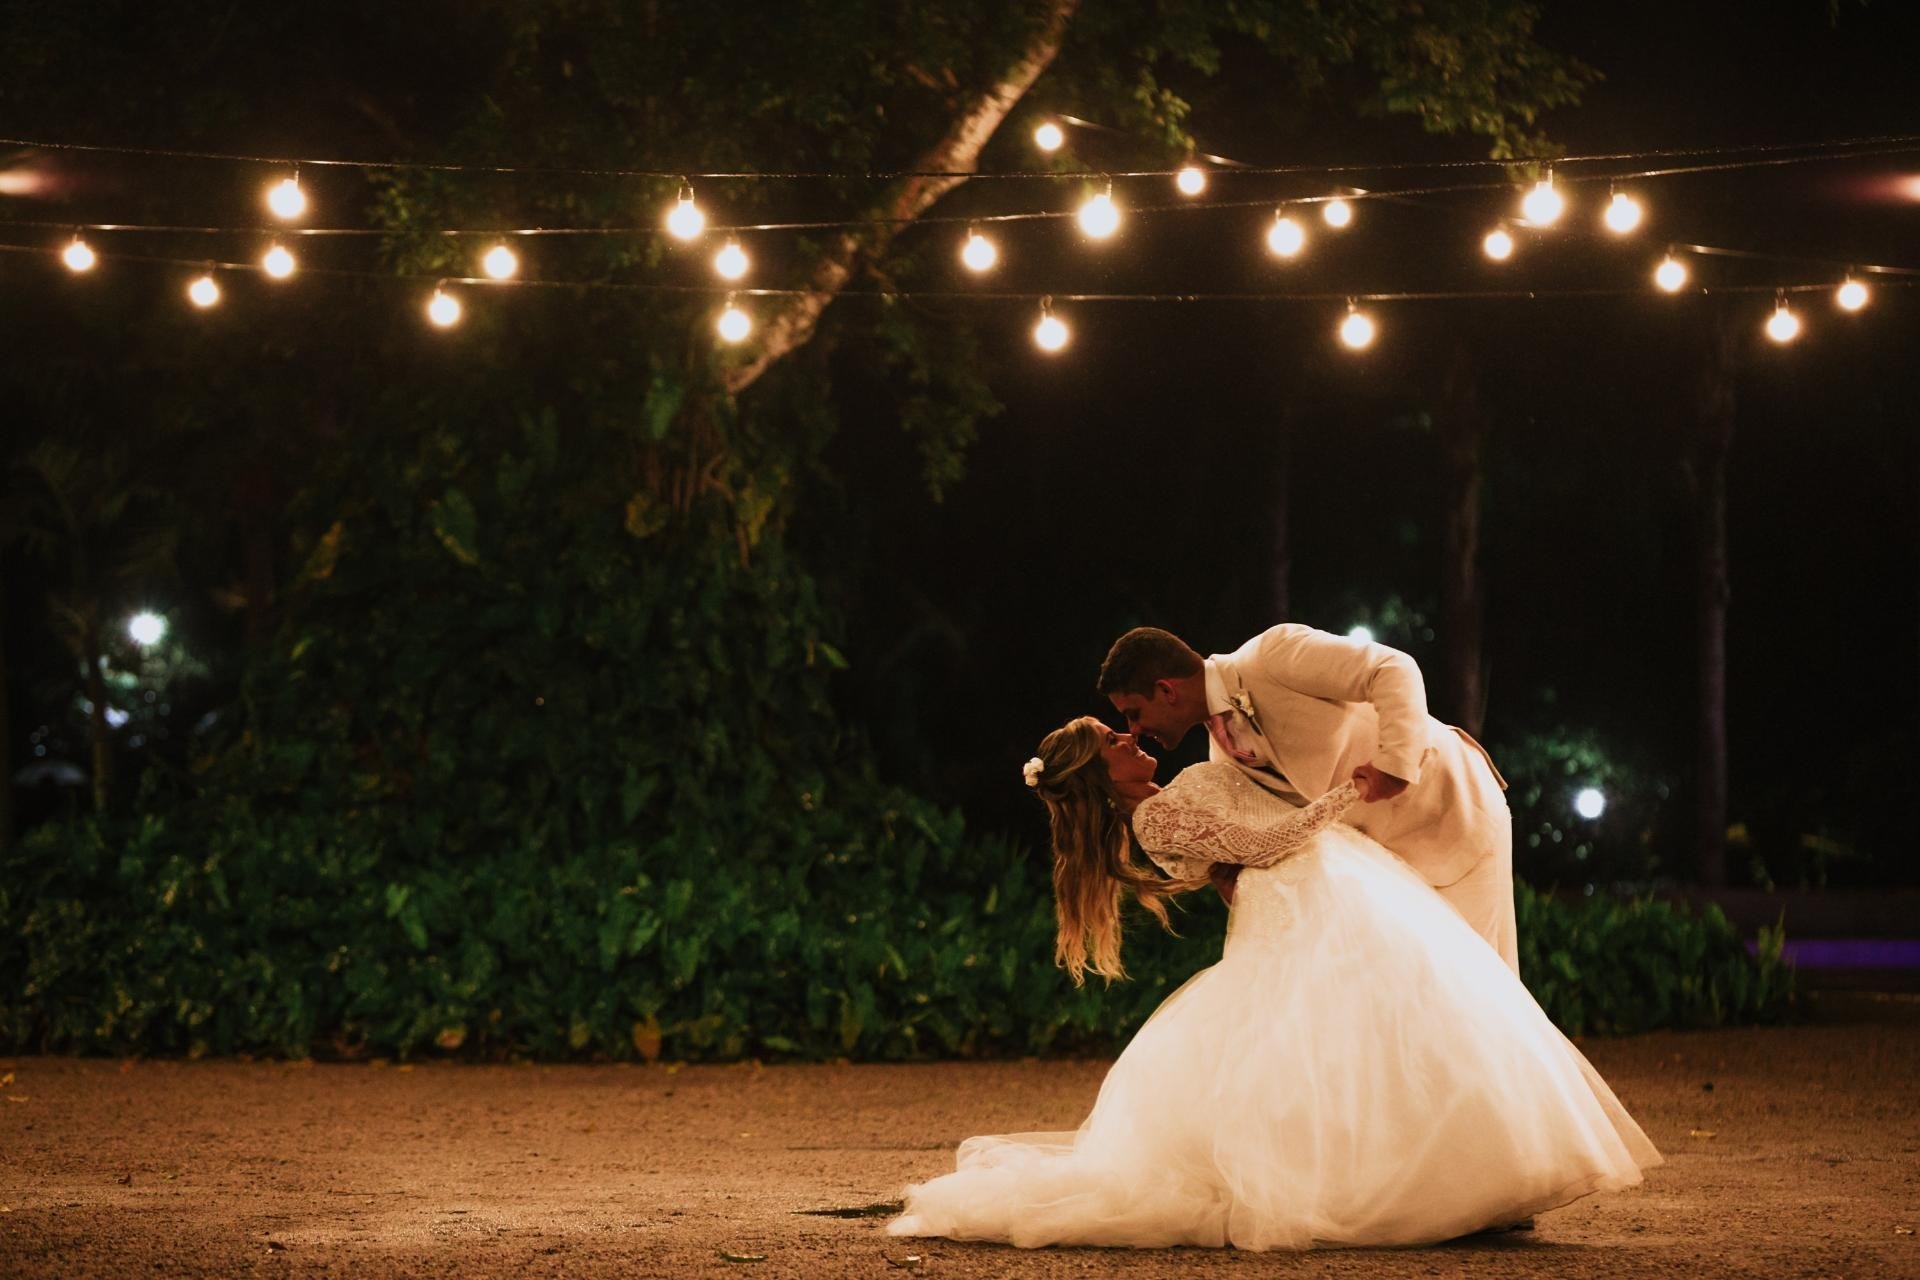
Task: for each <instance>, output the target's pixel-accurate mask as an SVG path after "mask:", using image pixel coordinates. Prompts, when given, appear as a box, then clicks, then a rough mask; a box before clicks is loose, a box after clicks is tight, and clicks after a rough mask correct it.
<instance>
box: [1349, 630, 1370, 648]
mask: <svg viewBox="0 0 1920 1280" xmlns="http://www.w3.org/2000/svg"><path fill="white" fill-rule="evenodd" d="M1347 639H1349V640H1358V641H1359V642H1360V643H1361V644H1372V643H1373V629H1372V628H1371V627H1351V628H1349V629H1348V631H1347Z"/></svg>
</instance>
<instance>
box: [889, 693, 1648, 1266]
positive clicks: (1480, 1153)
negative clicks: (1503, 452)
mask: <svg viewBox="0 0 1920 1280" xmlns="http://www.w3.org/2000/svg"><path fill="white" fill-rule="evenodd" d="M1155 765H1156V761H1155V760H1154V759H1153V757H1151V756H1149V755H1147V753H1145V752H1144V751H1141V750H1140V749H1139V748H1138V747H1137V746H1135V744H1134V741H1133V738H1132V736H1131V735H1127V734H1118V733H1115V732H1113V731H1112V730H1111V729H1109V728H1108V727H1107V726H1106V725H1105V724H1103V723H1101V722H1100V721H1099V720H1097V719H1094V718H1093V717H1091V716H1089V717H1083V718H1081V719H1078V720H1074V721H1072V722H1070V723H1068V724H1067V725H1065V726H1064V727H1062V728H1060V729H1057V730H1055V731H1054V732H1052V733H1050V734H1048V735H1047V737H1046V738H1045V740H1044V741H1042V742H1041V744H1040V754H1039V755H1038V756H1037V757H1035V758H1034V759H1033V760H1031V761H1029V762H1028V763H1027V778H1028V784H1029V785H1030V786H1032V787H1034V789H1035V790H1036V791H1037V792H1038V794H1039V795H1040V798H1041V799H1042V800H1043V801H1045V802H1046V806H1047V809H1048V812H1049V815H1050V817H1051V820H1052V835H1053V855H1054V861H1053V887H1054V904H1055V908H1056V913H1057V916H1058V919H1059V926H1060V927H1059V936H1058V940H1057V945H1056V958H1057V960H1058V961H1059V963H1060V964H1061V965H1062V966H1063V967H1065V969H1066V970H1067V972H1068V973H1069V974H1070V975H1071V976H1072V978H1073V980H1074V982H1075V983H1076V984H1078V983H1080V982H1082V981H1084V978H1085V973H1086V971H1087V970H1089V969H1091V970H1092V971H1093V972H1095V973H1097V974H1100V975H1102V976H1103V977H1106V978H1108V979H1113V978H1118V977H1124V976H1125V971H1124V969H1123V968H1122V967H1121V964H1120V909H1121V905H1122V901H1123V898H1124V896H1125V895H1127V894H1131V895H1133V897H1134V898H1135V899H1136V900H1137V901H1138V902H1139V903H1140V904H1141V905H1142V906H1144V907H1145V908H1146V909H1147V910H1148V911H1150V912H1152V913H1153V915H1155V916H1156V917H1157V918H1158V919H1159V920H1160V922H1161V923H1162V924H1163V925H1165V924H1166V922H1167V915H1166V906H1165V903H1166V900H1167V899H1168V898H1170V897H1173V896H1174V895H1176V894H1178V893H1182V892H1186V891H1188V890H1192V889H1196V888H1202V887H1205V886H1206V885H1207V883H1208V871H1209V868H1210V867H1211V866H1212V865H1213V864H1215V863H1237V864H1240V865H1241V866H1243V867H1244V868H1246V870H1245V871H1243V872H1242V873H1241V874H1240V876H1239V879H1238V883H1237V887H1235V888H1233V889H1232V891H1231V897H1230V899H1229V900H1230V903H1231V906H1232V911H1231V915H1230V916H1229V919H1228V925H1227V942H1226V950H1225V954H1224V955H1223V956H1222V957H1221V959H1220V962H1219V963H1218V964H1215V965H1213V966H1212V967H1211V968H1208V969H1204V970H1202V971H1201V972H1199V973H1197V974H1195V975H1194V976H1193V977H1192V978H1191V979H1189V980H1188V981H1187V983H1186V984H1185V985H1184V986H1182V987H1181V988H1180V989H1179V990H1178V991H1176V992H1174V993H1173V995H1171V996H1169V997H1168V998H1167V1000H1166V1002H1165V1003H1164V1004H1162V1005H1161V1006H1160V1008H1159V1009H1158V1010H1156V1011H1155V1012H1154V1014H1153V1016H1152V1017H1151V1018H1150V1019H1148V1020H1147V1023H1146V1025H1145V1026H1143V1027H1142V1028H1141V1029H1140V1032H1139V1034H1138V1035H1136V1036H1135V1037H1134V1038H1133V1041H1132V1042H1131V1043H1130V1044H1129V1045H1128V1046H1127V1048H1126V1050H1125V1051H1124V1052H1123V1053H1122V1054H1121V1055H1120V1057H1119V1059H1118V1060H1117V1061H1116V1062H1115V1063H1114V1064H1113V1067H1112V1069H1111V1070H1110V1071H1109V1072H1108V1073H1107V1078H1106V1080H1105V1082H1104V1083H1103V1084H1102V1085H1101V1087H1100V1094H1099V1097H1098V1099H1097V1100H1096V1101H1095V1103H1094V1106H1093V1111H1092V1113H1091V1114H1090V1115H1089V1116H1088V1117H1087V1118H1086V1120H1085V1121H1084V1122H1082V1124H1081V1126H1080V1128H1079V1130H1078V1131H1077V1132H1073V1133H1029V1134H1015V1135H1008V1136H1000V1137H979V1138H970V1139H968V1140H967V1141H966V1142H964V1143H962V1144H961V1146H960V1150H959V1156H958V1168H957V1169H956V1170H955V1171H954V1172H952V1173H949V1174H946V1175H944V1176H942V1177H938V1178H935V1179H933V1180H932V1181H930V1182H925V1183H920V1184H917V1185H915V1186H912V1187H909V1188H908V1189H907V1192H906V1205H905V1212H904V1213H903V1214H902V1215H901V1216H900V1217H898V1218H896V1219H894V1220H893V1221H892V1222H891V1223H889V1224H888V1227H887V1230H888V1232H889V1233H890V1234H892V1235H897V1236H949V1237H952V1238H954V1239H962V1240H998V1241H1005V1242H1007V1243H1009V1244H1015V1245H1020V1246H1023V1247H1033V1246H1039V1245H1050V1244H1075V1245H1134V1246H1141V1247H1161V1246H1167V1245H1210V1246H1221V1245H1232V1246H1234V1247H1236V1248H1240V1249H1305V1248H1310V1247H1313V1246H1317V1245H1411V1244H1424V1243H1430V1242H1434V1241H1439V1240H1446V1239H1451V1238H1453V1237H1456V1236H1461V1235H1466V1234H1469V1233H1471V1232H1474V1231H1480V1230H1484V1229H1487V1228H1490V1227H1498V1226H1503V1225H1508V1224H1512V1223H1515V1222H1517V1221H1520V1220H1523V1219H1526V1218H1528V1217H1529V1216H1531V1215H1533V1214H1536V1213H1540V1212H1543V1211H1545V1210H1547V1209H1552V1208H1555V1207H1556V1206H1559V1205H1564V1204H1566V1203H1568V1202H1570V1201H1572V1200H1575V1199H1578V1198H1579V1197H1581V1196H1584V1195H1587V1194H1588V1193H1590V1192H1594V1191H1609V1190H1616V1189H1618V1188H1622V1187H1628V1186H1632V1185H1634V1184H1635V1183H1638V1182H1639V1181H1640V1180H1641V1171H1642V1170H1643V1169H1647V1168H1651V1167H1653V1166H1655V1165H1658V1164H1659V1163H1661V1157H1660V1154H1659V1152H1657V1151H1656V1150H1655V1149H1654V1147H1653V1144H1652V1143H1651V1142H1649V1141H1648V1140H1647V1137H1646V1135H1645V1134H1644V1133H1642V1132H1641V1130H1640V1126H1639V1125H1637V1124H1635V1123H1634V1121H1633V1119H1632V1117H1630V1116H1629V1115H1628V1114H1627V1112H1626V1110H1625V1108H1623V1107H1622V1106H1621V1105H1620V1102H1619V1100H1618V1099H1617V1098H1615V1097H1614V1094H1613V1091H1612V1090H1611V1089H1609V1088H1608V1087H1607V1085H1606V1082H1605V1081H1603V1080H1602V1079H1601V1078H1600V1076H1599V1074H1598V1073H1597V1072H1595V1071H1594V1069H1593V1067H1592V1066H1590V1065H1589V1064H1588V1062H1587V1060H1586V1059H1585V1058H1584V1057H1583V1056H1581V1054H1580V1052H1579V1050H1577V1049H1575V1048H1574V1047H1573V1045H1572V1044H1571V1043H1570V1042H1569V1041H1568V1040H1567V1038H1566V1037H1565V1036H1563V1035H1562V1034H1561V1033H1560V1032H1559V1030H1558V1029H1556V1028H1555V1027H1554V1025H1553V1024H1552V1023H1551V1022H1550V1021H1548V1019H1547V1016H1546V1014H1545V1013H1543V1012H1542V1011H1541V1009H1540V1006H1539V1005H1538V1004H1536V1003H1535V1002H1534V1000H1533V998H1532V996H1530V995H1529V994H1528V993H1527V989H1526V988H1525V987H1524V986H1522V985H1521V983H1520V980H1519V979H1518V978H1517V977H1515V976H1514V974H1513V972H1512V971H1511V970H1510V969H1508V968H1507V966H1506V964H1505V963H1504V962H1502V960H1501V959H1500V956H1499V955H1498V954H1497V953H1496V952H1495V951H1494V950H1493V948H1492V947H1490V946H1488V945H1487V943H1486V942H1485V940H1483V939H1482V938H1481V937H1480V936H1479V935H1478V934H1476V933H1475V932H1474V931H1473V929H1472V928H1470V927H1469V926H1468V925H1467V923H1466V922H1465V921H1464V920H1463V919H1462V918H1461V917H1460V916H1459V915H1458V914H1457V913H1456V912H1455V911H1454V910H1453V908H1451V907H1450V906H1448V905H1447V903H1446V901H1445V900H1444V899H1442V898H1441V897H1440V896H1439V895H1438V894H1437V893H1436V892H1435V891H1434V890H1433V888H1432V887H1430V886H1429V885H1428V884H1427V883H1426V882H1425V881H1424V880H1422V879H1421V878H1420V876H1419V875H1417V874H1415V873H1414V872H1413V871H1411V870H1410V869H1409V868H1407V867H1406V866H1405V864H1403V863H1401V862H1400V861H1399V860H1398V859H1397V858H1395V857H1394V856H1393V855H1392V854H1391V853H1389V852H1387V850H1386V849H1384V848H1382V847H1381V846H1380V845H1378V844H1376V843H1375V842H1374V841H1372V840H1371V839H1369V838H1368V837H1366V836H1364V835H1362V834H1360V833H1359V832H1358V831H1356V830H1354V829H1353V828H1352V827H1349V826H1346V825H1344V824H1341V823H1340V822H1339V821H1338V819H1339V817H1340V816H1341V814H1342V813H1344V812H1345V811H1346V810H1347V808H1348V807H1349V806H1351V805H1352V804H1354V803H1355V802H1356V801H1359V800H1363V799H1365V796H1364V795H1363V794H1362V792H1361V784H1360V783H1359V782H1354V781H1349V782H1346V783H1343V784H1342V785H1341V786H1339V787H1336V788H1335V789H1334V790H1333V791H1331V792H1329V793H1328V794H1326V795H1324V796H1322V797H1321V798H1319V799H1318V800H1315V801H1313V802H1312V803H1311V804H1309V805H1307V806H1306V807H1304V808H1295V807H1293V806H1291V805H1288V804H1286V803H1285V802H1284V801H1282V800H1280V799H1279V798H1277V797H1276V796H1274V795H1273V794H1271V793H1270V792H1268V791H1267V790H1265V789H1264V788H1262V787H1260V786H1259V785H1258V784H1256V783H1254V782H1253V781H1251V780H1249V779H1248V778H1247V777H1246V775H1245V774H1244V773H1242V772H1241V771H1240V770H1239V769H1237V768H1235V767H1234V766H1233V765H1232V764H1230V763H1226V762H1221V761H1213V762H1209V763H1207V764H1199V765H1194V766H1193V767H1191V768H1189V769H1186V770H1184V771H1183V772H1182V773H1181V774H1180V775H1179V776H1178V777H1177V778H1175V779H1174V780H1173V782H1171V783H1170V784H1168V785H1167V786H1166V787H1165V788H1159V787H1156V786H1155V785H1154V783H1153V773H1154V768H1155ZM1129 829H1131V837H1132V838H1131V839H1130V838H1129ZM1134 840H1137V841H1138V843H1139V845H1140V846H1141V847H1142V848H1143V849H1144V850H1145V851H1146V852H1147V853H1148V855H1149V856H1151V858H1152V859H1153V861H1154V862H1155V863H1157V864H1158V865H1159V866H1160V868H1161V869H1162V870H1164V871H1165V872H1166V873H1167V876H1168V877H1170V878H1169V879H1162V878H1160V877H1158V876H1156V875H1155V874H1154V873H1153V872H1152V871H1151V870H1149V869H1148V868H1146V867H1143V866H1142V865H1140V864H1139V863H1138V862H1137V861H1135V860H1134V857H1133V855H1132V845H1133V841H1134Z"/></svg>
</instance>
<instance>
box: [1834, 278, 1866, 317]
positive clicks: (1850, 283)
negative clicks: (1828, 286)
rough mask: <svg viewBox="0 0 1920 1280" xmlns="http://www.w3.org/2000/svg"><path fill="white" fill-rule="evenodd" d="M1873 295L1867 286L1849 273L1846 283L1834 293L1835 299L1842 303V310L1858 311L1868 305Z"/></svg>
mask: <svg viewBox="0 0 1920 1280" xmlns="http://www.w3.org/2000/svg"><path fill="white" fill-rule="evenodd" d="M1872 296H1873V295H1872V294H1871V293H1870V292H1869V291H1868V289H1867V286H1865V285H1864V284H1861V283H1860V282H1859V281H1858V280H1855V279H1854V278H1853V277H1852V276H1851V275H1849V276H1848V277H1847V278H1846V281H1845V283H1843V284H1842V285H1841V286H1840V288H1839V289H1838V290H1837V291H1836V292H1835V293H1834V295H1833V300H1834V301H1835V302H1836V303H1838V304H1839V305H1840V309H1841V310H1842V311H1858V310H1859V309H1860V308H1862V307H1864V306H1866V305H1867V302H1868V301H1869V300H1870V299H1871V298H1872Z"/></svg>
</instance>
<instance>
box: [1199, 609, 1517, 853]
mask: <svg viewBox="0 0 1920 1280" xmlns="http://www.w3.org/2000/svg"><path fill="white" fill-rule="evenodd" d="M1208 662H1209V663H1210V664H1212V667H1213V671H1214V673H1215V674H1216V675H1217V676H1218V678H1219V681H1220V687H1221V688H1222V689H1223V690H1224V692H1225V695H1226V698H1227V701H1228V704H1229V706H1228V708H1224V709H1225V710H1227V712H1228V718H1229V726H1230V732H1231V733H1232V734H1233V736H1234V738H1235V740H1236V742H1238V741H1240V740H1241V739H1242V735H1245V734H1248V733H1251V734H1252V735H1253V736H1254V737H1256V738H1257V739H1258V740H1259V744H1260V745H1261V746H1262V747H1264V749H1265V754H1266V758H1267V760H1268V761H1270V762H1272V764H1273V766H1274V767H1275V768H1276V769H1277V770H1278V773H1279V775H1280V776H1279V777H1276V776H1275V775H1274V774H1273V773H1272V772H1271V771H1269V770H1267V769H1264V768H1259V767H1255V766H1249V765H1245V764H1240V762H1238V761H1235V762H1234V763H1236V764H1239V767H1240V768H1242V769H1243V770H1245V771H1246V772H1247V774H1248V775H1249V776H1250V777H1252V778H1253V779H1254V780H1255V781H1257V782H1259V783H1260V784H1261V785H1263V786H1265V787H1267V788H1268V789H1270V790H1274V791H1277V792H1279V793H1281V794H1283V795H1285V794H1287V793H1288V792H1292V793H1294V794H1296V795H1298V796H1299V797H1300V798H1301V799H1303V800H1312V799H1315V798H1317V797H1319V796H1321V795H1324V794H1326V793H1327V792H1328V791H1330V790H1332V789H1333V788H1334V786H1336V785H1337V784H1339V783H1341V782H1344V781H1346V780H1347V779H1348V778H1350V777H1352V776H1353V771H1354V769H1355V768H1357V767H1358V766H1360V765H1363V764H1372V765H1373V766H1375V767H1376V768H1378V769H1380V770H1381V771H1382V772H1385V773H1390V774H1392V775H1393V776H1395V777H1397V778H1405V779H1406V780H1407V783H1408V784H1409V785H1408V786H1407V789H1406V790H1405V791H1403V792H1401V793H1400V794H1399V795H1398V796H1395V797H1394V798H1393V799H1391V800H1384V801H1380V802H1377V803H1373V804H1360V805H1356V806H1354V807H1353V808H1352V809H1351V810H1349V811H1348V813H1347V817H1346V821H1347V822H1349V823H1350V824H1352V825H1353V826H1355V827H1358V828H1359V829H1360V830H1361V831H1364V832H1366V834H1368V835H1370V836H1372V837H1373V838H1374V839H1375V840H1378V841H1379V842H1380V843H1381V844H1383V845H1385V846H1386V847H1387V848H1389V849H1391V850H1392V851H1393V852H1394V853H1396V854H1398V855H1399V856H1400V858H1401V859H1402V860H1403V861H1405V862H1406V863H1407V865H1409V866H1411V867H1412V868H1413V869H1414V870H1415V871H1417V872H1419V873H1420V874H1421V875H1422V876H1423V877H1425V879H1426V881H1427V883H1429V884H1432V885H1435V886H1446V885H1449V884H1452V883H1453V882H1454V881H1456V880H1458V879H1460V878H1461V877H1462V876H1464V875H1466V874H1467V873H1468V872H1469V871H1471V870H1473V868H1474V867H1475V866H1476V865H1478V864H1479V863H1480V861H1481V860H1482V859H1484V858H1486V857H1487V856H1488V855H1489V854H1490V853H1492V852H1493V851H1494V850H1495V849H1496V848H1505V847H1507V843H1506V840H1505V839H1501V838H1497V836H1499V835H1501V834H1502V833H1505V834H1507V835H1509V836H1510V827H1511V823H1512V821H1513V819H1512V817H1511V815H1510V814H1509V813H1508V811H1507V802H1506V797H1505V796H1504V795H1503V794H1502V792H1503V791H1504V790H1505V789H1506V783H1505V780H1503V779H1502V778H1501V777H1500V774H1499V771H1498V770H1496V769H1495V768H1494V767H1493V761H1492V759H1491V758H1490V757H1489V756H1488V755H1487V753H1486V750H1485V748H1483V747H1481V745H1480V744H1479V743H1477V742H1475V741H1474V740H1473V739H1472V738H1470V737H1468V736H1467V734H1466V733H1465V732H1464V731H1462V730H1459V729H1455V728H1452V727H1450V726H1448V725H1445V724H1442V723H1441V722H1440V721H1438V720H1436V719H1434V718H1433V717H1432V716H1431V715H1429V714H1427V689H1426V682H1425V681H1424V680H1423V679H1422V678H1421V676H1420V668H1419V667H1417V666H1416V665H1414V661H1413V659H1412V658H1409V657H1408V656H1407V655H1406V654H1404V653H1401V652H1400V651H1399V650H1397V649H1390V648H1388V647H1387V646H1386V645H1383V644H1376V643H1373V642H1371V641H1363V640H1354V639H1350V638H1348V637H1346V636H1337V635H1333V634H1332V633H1330V632H1326V631H1319V630H1316V629H1315V628H1313V627H1307V626H1300V625H1297V624H1293V623H1287V624H1283V625H1281V626H1277V627H1274V628H1272V629H1271V630H1268V631H1264V632H1262V633H1261V634H1259V635H1257V636H1255V637H1254V638H1253V639H1251V640H1249V641H1247V642H1246V643H1245V644H1243V645H1241V646H1240V647H1239V648H1238V649H1236V650H1234V651H1233V652H1232V653H1226V654H1215V655H1214V656H1213V657H1211V658H1209V659H1208ZM1208 710H1209V711H1219V710H1223V708H1220V707H1213V706H1209V707H1208ZM1248 713H1251V714H1248ZM1210 750H1211V756H1212V758H1213V759H1216V760H1231V759H1232V757H1231V756H1229V755H1228V754H1227V753H1226V752H1225V751H1223V750H1222V749H1221V747H1220V744H1219V743H1218V742H1213V743H1211V748H1210Z"/></svg>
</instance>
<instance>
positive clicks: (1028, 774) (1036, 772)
mask: <svg viewBox="0 0 1920 1280" xmlns="http://www.w3.org/2000/svg"><path fill="white" fill-rule="evenodd" d="M1046 767H1047V765H1046V762H1045V761H1043V760H1042V759H1041V758H1040V757H1039V756H1035V757H1034V758H1033V759H1031V760H1029V761H1027V762H1026V763H1025V764H1023V765H1021V766H1020V775H1021V776H1022V777H1024V778H1025V779H1026V780H1027V785H1028V786H1030V787H1037V786H1039V785H1040V774H1041V773H1042V772H1043V771H1044V770H1045V769H1046Z"/></svg>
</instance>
